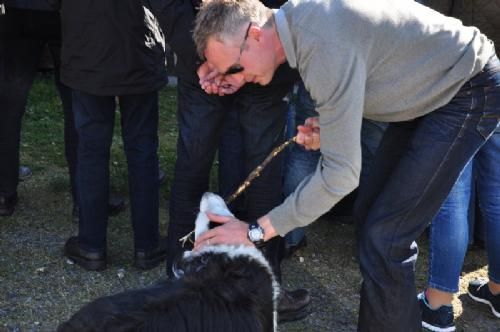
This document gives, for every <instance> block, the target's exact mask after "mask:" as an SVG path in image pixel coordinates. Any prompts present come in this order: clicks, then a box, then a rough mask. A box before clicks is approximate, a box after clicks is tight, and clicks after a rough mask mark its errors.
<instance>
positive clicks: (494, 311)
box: [467, 292, 500, 318]
mask: <svg viewBox="0 0 500 332" xmlns="http://www.w3.org/2000/svg"><path fill="white" fill-rule="evenodd" d="M467 294H469V296H470V298H471V299H473V300H474V301H476V302H481V303H484V304H487V305H489V306H490V308H491V312H492V313H493V315H495V316H496V317H497V318H500V312H498V311H496V310H495V307H493V304H491V302H490V301H488V300H485V299H482V298H480V297H477V296H474V295H472V294H471V293H470V292H467Z"/></svg>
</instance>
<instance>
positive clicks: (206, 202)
mask: <svg viewBox="0 0 500 332" xmlns="http://www.w3.org/2000/svg"><path fill="white" fill-rule="evenodd" d="M206 212H212V213H216V214H220V215H222V216H230V217H234V215H233V214H232V213H231V211H229V209H228V207H227V205H226V203H225V202H224V200H223V199H222V197H220V196H219V195H217V194H214V193H210V192H206V193H205V194H203V197H202V198H201V202H200V212H199V213H198V216H197V217H196V221H195V229H194V238H195V239H197V238H198V237H199V236H200V235H201V234H203V233H205V232H206V231H207V230H208V225H209V224H210V220H209V219H208V217H207V215H206Z"/></svg>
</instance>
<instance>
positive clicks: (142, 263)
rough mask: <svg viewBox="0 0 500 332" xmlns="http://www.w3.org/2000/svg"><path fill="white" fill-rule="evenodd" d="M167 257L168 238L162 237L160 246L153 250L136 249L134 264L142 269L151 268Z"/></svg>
mask: <svg viewBox="0 0 500 332" xmlns="http://www.w3.org/2000/svg"><path fill="white" fill-rule="evenodd" d="M166 259H167V239H166V238H165V237H160V239H159V240H158V246H157V247H156V248H155V249H152V250H139V249H138V250H136V251H135V255H134V266H135V267H136V268H138V269H141V270H150V269H152V268H154V267H156V266H158V265H159V264H160V263H162V262H165V260H166Z"/></svg>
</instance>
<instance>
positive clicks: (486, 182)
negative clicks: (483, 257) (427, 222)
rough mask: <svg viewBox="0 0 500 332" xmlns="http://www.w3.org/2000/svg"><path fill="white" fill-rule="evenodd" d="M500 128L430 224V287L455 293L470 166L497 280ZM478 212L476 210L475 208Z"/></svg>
mask: <svg viewBox="0 0 500 332" xmlns="http://www.w3.org/2000/svg"><path fill="white" fill-rule="evenodd" d="M499 165H500V131H498V130H497V132H495V133H494V134H493V135H492V137H491V138H490V139H489V140H488V141H487V142H486V143H485V144H484V145H483V146H482V147H481V149H480V150H479V151H478V153H477V154H476V155H475V156H474V158H473V159H472V160H471V162H469V163H468V164H467V166H466V167H465V168H464V170H463V172H462V174H461V175H460V178H459V179H458V181H457V182H456V183H455V185H454V186H453V189H452V191H451V192H450V194H449V195H448V198H447V199H446V201H445V203H444V204H443V206H442V207H441V210H440V211H439V214H438V215H437V216H436V218H434V220H433V221H432V224H431V241H430V252H429V255H430V257H429V259H430V262H429V263H430V264H429V265H430V267H429V287H432V288H436V289H439V290H442V291H444V292H450V293H454V292H457V291H458V284H459V278H460V272H461V270H462V265H463V261H464V257H465V253H466V251H467V245H468V237H469V227H468V218H467V217H468V207H469V201H470V197H471V189H472V178H473V168H475V170H476V174H475V175H476V181H477V196H478V199H479V206H480V208H481V212H482V214H483V218H482V220H483V223H484V227H486V247H487V251H488V266H489V277H490V279H491V280H492V281H494V282H497V283H500V172H499ZM478 213H479V212H478Z"/></svg>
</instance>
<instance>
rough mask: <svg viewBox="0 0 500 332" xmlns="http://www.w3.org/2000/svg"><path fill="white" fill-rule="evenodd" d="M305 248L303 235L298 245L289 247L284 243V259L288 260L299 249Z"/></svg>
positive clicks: (305, 240) (305, 241)
mask: <svg viewBox="0 0 500 332" xmlns="http://www.w3.org/2000/svg"><path fill="white" fill-rule="evenodd" d="M304 247H307V238H306V236H305V235H304V237H303V238H302V239H301V240H300V241H299V243H297V244H295V245H290V244H288V243H286V242H285V252H284V258H290V257H292V256H293V254H295V252H297V250H299V249H300V248H304Z"/></svg>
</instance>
